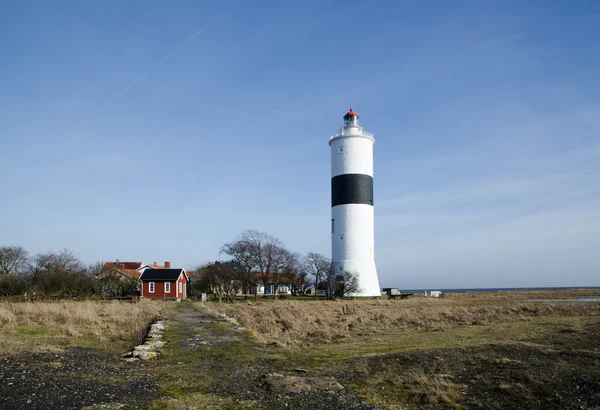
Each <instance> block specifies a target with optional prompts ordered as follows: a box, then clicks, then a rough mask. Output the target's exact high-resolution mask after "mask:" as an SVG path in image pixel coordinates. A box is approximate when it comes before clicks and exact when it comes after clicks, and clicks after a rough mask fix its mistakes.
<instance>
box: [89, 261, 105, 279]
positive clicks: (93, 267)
mask: <svg viewBox="0 0 600 410" xmlns="http://www.w3.org/2000/svg"><path fill="white" fill-rule="evenodd" d="M103 268H104V262H102V261H99V262H94V263H92V264H90V265H88V267H87V274H88V275H89V276H91V277H98V275H100V273H102V269H103Z"/></svg>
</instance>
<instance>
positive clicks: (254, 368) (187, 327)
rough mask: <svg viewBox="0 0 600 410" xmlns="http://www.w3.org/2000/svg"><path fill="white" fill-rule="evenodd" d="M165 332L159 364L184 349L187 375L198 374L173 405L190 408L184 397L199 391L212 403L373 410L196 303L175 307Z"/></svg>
mask: <svg viewBox="0 0 600 410" xmlns="http://www.w3.org/2000/svg"><path fill="white" fill-rule="evenodd" d="M170 332H171V335H170V337H169V339H171V340H170V342H169V343H170V344H168V345H167V346H168V347H167V348H166V350H165V356H164V358H162V359H159V360H163V366H165V365H167V364H166V360H168V359H169V357H174V356H176V355H177V354H178V353H177V352H175V351H174V350H175V349H179V350H180V352H179V354H181V352H185V357H186V360H187V362H186V363H185V366H186V368H185V371H186V372H187V373H188V374H189V375H190V377H194V376H192V375H198V374H201V375H202V376H199V377H198V379H197V383H196V384H194V383H190V382H189V380H186V381H185V382H184V383H183V384H184V386H183V387H181V386H180V387H181V390H180V392H181V393H182V395H181V396H180V397H179V401H178V404H177V405H178V406H181V403H182V402H183V403H184V405H183V407H185V408H194V407H193V404H192V403H190V404H188V405H187V406H186V405H185V403H186V400H185V396H186V394H192V395H193V394H195V395H196V397H199V394H201V395H203V397H205V398H206V397H210V398H212V399H213V400H214V401H215V402H214V403H211V404H214V405H219V403H222V404H224V405H223V407H214V408H256V409H282V408H292V409H298V410H302V409H329V410H334V409H375V407H374V406H373V405H370V404H367V403H364V402H363V400H361V399H359V398H357V397H355V396H354V395H353V394H352V392H351V391H348V389H339V387H341V386H339V385H338V384H337V383H334V382H335V381H333V380H332V379H331V378H330V377H326V376H325V375H320V374H313V373H312V372H306V373H304V372H298V371H296V370H295V369H294V368H290V365H289V364H288V363H287V362H286V358H285V354H282V353H281V352H279V351H278V349H268V348H267V347H265V346H264V345H262V344H260V343H258V342H256V341H254V340H253V339H252V337H250V336H249V335H248V333H247V332H245V331H244V330H243V329H240V328H238V327H237V326H235V325H234V324H232V323H230V322H228V321H226V320H225V319H224V318H222V317H219V316H217V315H215V314H213V313H211V312H209V311H207V310H203V309H202V308H199V310H196V309H194V308H192V307H189V306H187V305H181V306H178V309H177V314H176V315H175V316H174V318H173V320H172V321H171V323H170V324H169V328H168V329H167V335H168V334H169V333H170ZM173 342H175V343H173ZM179 357H182V356H179ZM179 363H180V365H182V366H183V365H184V364H183V363H182V362H179ZM181 370H184V369H183V368H182V369H181ZM171 377H172V375H171ZM166 387H167V389H174V388H176V387H177V386H175V385H171V386H166ZM175 396H177V394H176V395H175ZM206 403H209V402H206ZM198 408H201V407H198Z"/></svg>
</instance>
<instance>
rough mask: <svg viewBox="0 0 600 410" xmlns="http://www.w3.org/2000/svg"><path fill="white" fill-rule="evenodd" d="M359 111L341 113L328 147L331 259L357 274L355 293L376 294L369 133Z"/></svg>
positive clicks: (336, 265)
mask: <svg viewBox="0 0 600 410" xmlns="http://www.w3.org/2000/svg"><path fill="white" fill-rule="evenodd" d="M358 118H359V115H358V114H357V113H355V112H354V111H352V108H351V109H350V111H349V112H348V113H347V114H346V115H344V123H343V125H342V127H341V129H340V131H339V132H338V133H337V134H335V135H332V136H331V138H330V139H329V146H330V147H331V259H332V262H333V264H334V268H335V269H336V271H337V272H339V273H340V274H341V273H343V272H344V271H349V272H352V273H355V274H357V275H358V277H359V286H360V292H358V293H357V296H380V295H381V292H380V288H379V279H378V278H377V269H376V268H375V225H374V210H373V144H375V138H374V137H373V134H371V133H369V132H366V131H364V130H363V128H362V126H361V125H360V124H359V121H358Z"/></svg>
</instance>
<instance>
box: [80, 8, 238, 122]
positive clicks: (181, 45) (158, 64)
mask: <svg viewBox="0 0 600 410" xmlns="http://www.w3.org/2000/svg"><path fill="white" fill-rule="evenodd" d="M243 1H244V0H238V1H237V2H236V3H234V4H233V5H232V6H231V7H229V8H228V9H227V10H225V11H224V12H222V13H221V14H219V15H218V16H217V17H215V18H214V19H212V20H211V21H209V22H208V23H207V24H206V25H205V26H204V27H202V28H201V29H200V30H198V31H196V32H195V33H194V34H192V35H191V36H190V37H188V38H187V40H185V41H184V42H183V43H181V44H180V45H179V47H177V48H176V49H175V50H173V51H172V52H171V53H170V54H167V55H166V56H165V57H164V58H163V59H162V60H160V61H158V62H157V63H156V64H154V65H153V66H152V67H150V68H149V69H148V70H146V72H144V73H143V74H142V75H140V76H139V77H137V78H136V79H135V80H133V81H132V82H131V83H129V84H128V85H127V86H126V87H125V88H123V89H122V90H121V91H119V92H118V93H116V94H115V95H114V96H113V97H112V98H111V99H110V100H108V101H106V102H105V103H104V104H102V105H101V106H100V107H98V109H96V111H94V112H93V113H91V114H90V115H89V116H88V117H86V118H85V119H84V120H83V121H81V122H80V123H79V124H78V126H81V125H83V124H85V123H86V122H88V121H89V120H90V119H92V118H93V117H95V116H96V114H98V113H99V112H100V111H102V110H103V109H105V108H106V106H108V104H110V103H111V102H113V101H114V100H116V99H117V98H119V96H120V95H121V94H123V93H124V92H125V91H127V90H129V89H130V88H131V87H133V86H134V85H135V84H137V83H138V82H139V81H140V80H142V79H143V78H144V77H146V76H147V75H148V74H150V73H151V72H152V71H154V70H155V69H156V68H158V67H160V66H161V65H162V64H163V63H164V62H165V61H167V60H168V59H169V58H171V57H173V56H174V55H175V54H177V53H178V52H179V50H181V49H182V48H183V47H185V45H186V44H187V43H189V42H190V41H192V40H194V39H195V38H196V37H198V36H199V35H200V34H201V33H202V32H204V31H206V30H207V29H208V28H210V27H211V26H212V25H213V24H215V23H216V22H217V21H219V20H220V19H221V18H222V17H223V16H225V15H226V14H227V13H229V12H231V11H232V10H233V9H235V8H236V7H237V6H239V5H240V4H241V3H242V2H243Z"/></svg>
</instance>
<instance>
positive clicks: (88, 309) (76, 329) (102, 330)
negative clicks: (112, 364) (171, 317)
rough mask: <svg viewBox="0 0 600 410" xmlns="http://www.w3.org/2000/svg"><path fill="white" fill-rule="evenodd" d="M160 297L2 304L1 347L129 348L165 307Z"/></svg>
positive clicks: (18, 349) (8, 350)
mask: <svg viewBox="0 0 600 410" xmlns="http://www.w3.org/2000/svg"><path fill="white" fill-rule="evenodd" d="M163 306H164V305H163V304H161V303H160V302H155V301H149V300H142V301H141V302H140V303H135V304H133V303H127V302H118V301H113V302H99V301H61V302H34V303H30V302H22V303H10V302H9V303H3V304H0V352H1V353H5V354H15V353H22V352H47V351H57V350H60V349H61V348H62V347H65V346H86V347H99V348H108V349H111V348H115V349H123V348H127V347H128V346H131V345H132V344H134V343H137V342H138V341H139V340H140V338H141V337H142V336H143V333H144V332H145V329H146V327H147V326H148V324H149V323H150V322H151V321H152V320H153V319H154V318H155V317H156V316H157V315H159V314H160V313H161V310H162V309H163V308H164V307H163Z"/></svg>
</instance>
